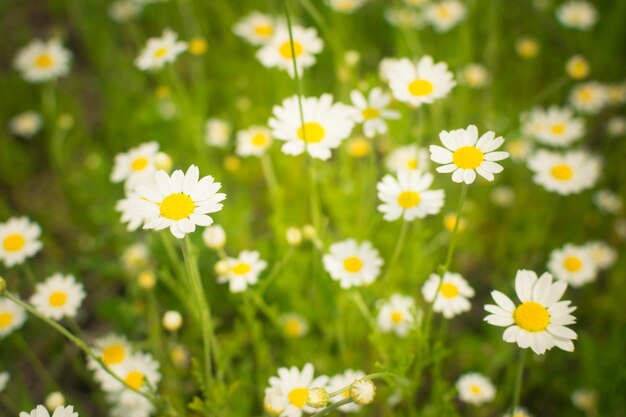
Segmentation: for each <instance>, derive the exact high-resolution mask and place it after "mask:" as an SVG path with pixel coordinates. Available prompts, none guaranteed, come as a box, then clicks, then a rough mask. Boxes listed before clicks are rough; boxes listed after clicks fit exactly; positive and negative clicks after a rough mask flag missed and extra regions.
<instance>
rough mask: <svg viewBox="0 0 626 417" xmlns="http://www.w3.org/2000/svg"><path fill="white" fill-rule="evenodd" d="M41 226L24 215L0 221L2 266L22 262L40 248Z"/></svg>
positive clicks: (0, 256)
mask: <svg viewBox="0 0 626 417" xmlns="http://www.w3.org/2000/svg"><path fill="white" fill-rule="evenodd" d="M39 236H41V228H40V227H39V225H38V224H37V223H34V222H31V221H30V220H29V219H28V218H26V217H11V218H10V219H9V220H7V221H6V222H4V223H0V261H2V263H4V266H6V267H7V268H8V267H11V266H13V265H17V264H21V263H23V262H24V261H25V260H26V259H27V258H30V257H32V256H34V255H35V254H36V253H37V252H39V251H40V250H41V246H42V245H41V242H40V241H39Z"/></svg>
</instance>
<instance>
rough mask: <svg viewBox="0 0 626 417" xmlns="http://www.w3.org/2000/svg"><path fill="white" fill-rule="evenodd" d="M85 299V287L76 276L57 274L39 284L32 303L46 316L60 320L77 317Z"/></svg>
mask: <svg viewBox="0 0 626 417" xmlns="http://www.w3.org/2000/svg"><path fill="white" fill-rule="evenodd" d="M84 298H85V290H84V289H83V285H82V284H80V283H78V282H76V279H75V278H74V276H72V275H61V274H59V273H56V274H54V275H52V276H51V277H49V278H47V279H46V280H45V281H44V282H41V283H39V284H37V286H36V287H35V293H34V294H33V295H32V297H31V298H30V302H31V304H33V306H34V307H35V308H36V309H37V310H38V311H39V312H41V313H42V314H43V315H44V316H46V317H50V318H52V319H54V320H60V319H62V318H63V317H69V318H74V317H76V313H77V312H78V309H79V308H80V305H81V304H82V302H83V299H84Z"/></svg>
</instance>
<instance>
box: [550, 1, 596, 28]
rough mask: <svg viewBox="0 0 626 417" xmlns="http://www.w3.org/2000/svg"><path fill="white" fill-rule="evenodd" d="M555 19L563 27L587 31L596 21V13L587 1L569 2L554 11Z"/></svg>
mask: <svg viewBox="0 0 626 417" xmlns="http://www.w3.org/2000/svg"><path fill="white" fill-rule="evenodd" d="M556 18H557V19H558V21H559V22H560V23H561V24H562V25H563V26H565V27H569V28H573V29H580V30H589V29H591V28H592V27H593V25H595V24H596V21H597V20H598V12H597V11H596V9H595V7H593V5H592V4H591V3H589V2H587V1H582V0H571V1H568V2H566V3H563V4H562V5H561V6H559V8H558V9H557V10H556Z"/></svg>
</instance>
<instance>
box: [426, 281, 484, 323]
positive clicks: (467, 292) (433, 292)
mask: <svg viewBox="0 0 626 417" xmlns="http://www.w3.org/2000/svg"><path fill="white" fill-rule="evenodd" d="M422 295H423V296H424V299H425V300H426V301H428V302H429V303H432V302H433V300H435V303H434V304H433V311H434V312H435V313H443V316H444V317H445V318H447V319H451V318H452V317H454V316H457V315H459V314H461V313H464V312H466V311H469V310H470V308H471V304H470V302H469V300H468V298H472V297H473V296H474V289H473V288H472V287H470V285H469V284H468V283H467V281H466V280H465V279H464V278H463V277H462V276H461V275H460V274H455V273H452V272H446V273H445V275H444V276H443V282H441V277H440V276H439V275H437V274H430V277H429V278H428V280H427V281H426V282H425V283H424V285H423V286H422Z"/></svg>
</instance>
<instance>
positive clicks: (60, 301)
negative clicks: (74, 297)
mask: <svg viewBox="0 0 626 417" xmlns="http://www.w3.org/2000/svg"><path fill="white" fill-rule="evenodd" d="M48 302H49V303H50V305H51V306H52V307H63V306H64V305H65V303H66V302H67V294H66V293H65V292H63V291H55V292H53V293H52V294H50V297H49V298H48Z"/></svg>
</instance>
